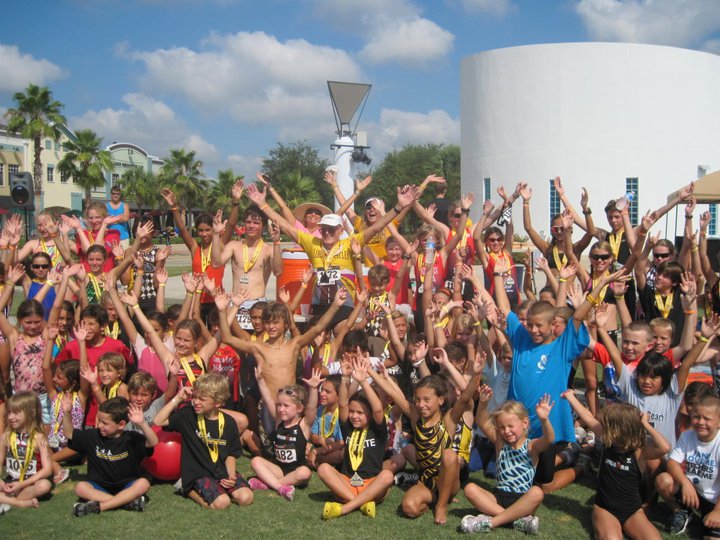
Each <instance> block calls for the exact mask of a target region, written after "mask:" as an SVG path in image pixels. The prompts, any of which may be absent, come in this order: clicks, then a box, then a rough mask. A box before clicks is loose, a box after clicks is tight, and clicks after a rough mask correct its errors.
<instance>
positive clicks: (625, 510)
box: [594, 495, 642, 525]
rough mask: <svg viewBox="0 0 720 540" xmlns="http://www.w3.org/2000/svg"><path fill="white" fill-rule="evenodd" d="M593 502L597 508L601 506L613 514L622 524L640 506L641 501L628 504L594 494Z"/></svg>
mask: <svg viewBox="0 0 720 540" xmlns="http://www.w3.org/2000/svg"><path fill="white" fill-rule="evenodd" d="M594 504H595V506H597V507H598V508H602V509H603V510H605V511H606V512H610V513H611V514H612V515H613V516H615V517H616V518H617V520H618V521H619V522H620V525H623V524H624V523H625V522H626V521H627V520H628V519H630V517H631V516H632V515H633V514H635V512H637V511H638V510H640V508H642V501H641V502H640V504H633V505H628V504H627V503H626V502H625V501H615V502H614V503H613V502H611V501H605V500H601V499H600V498H599V497H598V496H597V495H596V496H595V503H594Z"/></svg>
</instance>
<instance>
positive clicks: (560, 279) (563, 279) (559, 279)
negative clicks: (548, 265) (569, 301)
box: [558, 277, 567, 283]
mask: <svg viewBox="0 0 720 540" xmlns="http://www.w3.org/2000/svg"><path fill="white" fill-rule="evenodd" d="M558 281H559V282H560V283H567V279H565V278H563V277H561V278H558Z"/></svg>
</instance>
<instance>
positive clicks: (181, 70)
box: [120, 32, 363, 124]
mask: <svg viewBox="0 0 720 540" xmlns="http://www.w3.org/2000/svg"><path fill="white" fill-rule="evenodd" d="M120 50H121V51H122V49H120ZM129 57H130V58H132V59H135V60H139V61H141V62H143V63H144V64H145V68H146V71H145V73H144V74H143V75H142V76H141V84H142V86H143V88H144V89H145V90H146V91H147V92H148V93H151V94H157V93H170V94H173V95H179V96H181V97H182V98H183V99H185V100H186V101H188V102H189V103H190V104H192V105H193V106H194V107H195V108H196V109H197V110H199V111H201V112H203V113H205V114H210V115H227V114H230V115H231V116H232V117H233V118H234V119H236V120H238V121H242V122H247V123H254V124H260V123H276V124H282V123H283V122H287V121H296V122H297V121H302V122H314V121H317V120H318V119H319V118H322V117H323V116H327V113H328V97H327V85H326V81H328V80H351V81H354V80H362V79H363V76H362V73H361V70H360V68H359V66H358V65H357V63H356V62H355V61H354V60H353V59H352V58H351V57H350V55H348V54H347V53H346V52H345V51H342V50H339V49H334V48H331V47H324V46H318V45H313V44H311V43H309V42H307V41H305V40H302V39H297V40H288V41H285V42H280V41H278V40H277V39H276V38H275V37H273V36H269V35H267V34H265V33H263V32H253V33H248V32H239V33H237V34H230V35H220V34H211V35H210V36H209V37H208V38H207V39H206V40H205V41H204V42H203V44H202V47H201V50H198V51H195V50H192V49H188V48H184V47H179V48H172V49H159V50H155V51H146V52H142V51H140V52H132V53H129Z"/></svg>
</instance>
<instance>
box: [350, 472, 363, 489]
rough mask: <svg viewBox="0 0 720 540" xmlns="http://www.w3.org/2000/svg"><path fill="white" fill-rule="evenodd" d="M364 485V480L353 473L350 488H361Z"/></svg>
mask: <svg viewBox="0 0 720 540" xmlns="http://www.w3.org/2000/svg"><path fill="white" fill-rule="evenodd" d="M364 483H365V482H364V480H363V479H362V478H360V475H359V474H358V473H354V474H353V475H352V477H351V478H350V485H351V486H352V487H362V486H363V484H364Z"/></svg>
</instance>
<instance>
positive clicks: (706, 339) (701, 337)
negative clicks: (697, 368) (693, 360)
mask: <svg viewBox="0 0 720 540" xmlns="http://www.w3.org/2000/svg"><path fill="white" fill-rule="evenodd" d="M698 340H699V341H702V342H703V343H707V342H708V341H710V340H709V339H708V338H706V337H705V336H700V337H699V338H698Z"/></svg>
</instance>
